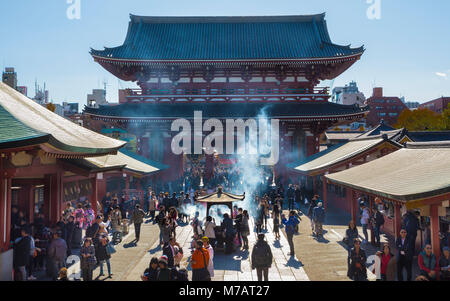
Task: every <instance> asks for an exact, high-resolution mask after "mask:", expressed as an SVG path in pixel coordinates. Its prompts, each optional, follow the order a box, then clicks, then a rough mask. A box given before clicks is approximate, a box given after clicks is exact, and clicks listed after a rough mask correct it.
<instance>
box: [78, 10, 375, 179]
mask: <svg viewBox="0 0 450 301" xmlns="http://www.w3.org/2000/svg"><path fill="white" fill-rule="evenodd" d="M130 17H131V20H130V23H129V28H128V33H127V36H126V38H125V41H124V43H123V45H120V46H118V47H113V48H105V49H103V50H94V49H92V50H91V55H92V57H93V58H94V60H95V62H97V63H99V64H100V65H101V66H102V67H104V68H105V69H106V70H107V71H109V72H111V73H112V74H113V75H115V76H116V77H118V78H119V79H121V80H124V81H130V82H135V83H137V85H138V86H139V89H126V90H125V91H124V92H123V93H124V94H125V95H122V96H121V97H120V98H121V99H122V101H121V103H120V104H118V105H110V106H102V105H100V106H97V105H95V106H94V105H93V106H87V107H85V109H84V126H86V127H88V128H90V129H92V130H94V131H97V132H105V131H109V132H110V133H111V135H112V136H114V137H117V138H119V139H125V140H127V141H130V142H129V143H128V145H127V149H128V150H131V151H135V152H136V153H137V154H139V155H142V156H144V157H147V158H148V159H151V160H155V161H158V162H163V163H164V164H166V165H169V166H170V168H168V169H167V170H166V171H164V172H163V173H162V175H163V178H164V179H165V180H172V179H176V178H178V177H179V175H181V174H182V173H183V168H185V166H186V165H189V164H191V163H192V162H193V160H194V159H195V160H197V161H198V160H200V163H201V164H202V166H203V167H204V170H205V173H206V175H211V172H212V170H214V162H220V161H217V160H214V159H213V155H209V154H208V155H206V154H200V159H199V158H198V155H199V154H196V155H197V156H196V157H195V158H194V156H193V155H189V154H182V155H175V154H173V153H172V151H171V140H172V137H173V136H174V135H175V134H177V133H175V132H172V131H171V123H172V122H173V121H174V120H176V119H178V118H185V119H188V120H190V121H191V122H192V120H193V118H194V111H202V113H203V118H205V119H209V118H216V119H219V120H220V121H222V122H223V124H224V121H225V120H226V119H229V118H233V119H238V118H240V119H244V120H245V119H249V118H258V117H261V116H264V117H266V118H269V119H275V118H276V119H279V120H280V130H279V131H280V154H282V155H281V158H280V160H279V162H278V164H277V165H276V166H275V170H276V172H277V173H278V174H283V175H286V174H287V173H288V172H289V171H288V169H287V168H286V164H287V163H288V162H292V161H295V160H299V159H303V158H306V157H307V156H310V155H312V154H314V153H317V152H318V151H319V136H320V135H321V134H322V133H323V132H324V131H325V130H326V129H328V128H330V127H332V126H337V125H339V124H347V123H351V122H353V121H356V120H359V119H361V118H363V117H364V116H365V115H366V114H367V109H366V108H360V107H357V106H354V105H340V104H335V103H330V102H329V101H328V100H329V98H330V94H329V88H328V87H319V86H318V85H319V84H320V83H321V82H322V81H324V80H332V79H334V78H336V77H337V76H339V75H340V74H342V73H343V72H344V71H345V70H347V69H348V68H350V67H351V66H352V65H353V64H354V63H355V62H356V61H357V60H359V59H360V57H361V55H362V54H363V52H364V49H363V47H359V48H351V47H350V46H341V45H336V44H334V43H333V42H332V41H331V39H330V36H329V34H328V30H327V25H326V21H325V14H319V15H308V16H263V17H258V16H252V17H143V16H135V15H131V16H130ZM207 134H208V132H206V133H203V136H206V135H207ZM226 155H227V156H229V155H230V156H231V158H230V157H226V158H223V159H226V160H230V159H231V160H234V159H235V158H232V157H233V155H232V154H228V153H227V154H226ZM219 157H224V156H221V154H219ZM285 178H287V177H285Z"/></svg>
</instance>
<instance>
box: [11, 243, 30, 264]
mask: <svg viewBox="0 0 450 301" xmlns="http://www.w3.org/2000/svg"><path fill="white" fill-rule="evenodd" d="M30 252H31V238H30V237H29V236H24V237H22V239H20V240H19V241H18V242H17V243H16V244H15V245H14V250H13V256H14V257H13V264H14V267H15V268H17V267H22V266H26V265H27V263H28V260H29V258H30Z"/></svg>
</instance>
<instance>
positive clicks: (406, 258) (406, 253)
mask: <svg viewBox="0 0 450 301" xmlns="http://www.w3.org/2000/svg"><path fill="white" fill-rule="evenodd" d="M411 243H412V242H411V240H409V239H408V237H407V231H406V230H405V229H401V230H400V237H399V238H397V240H396V241H395V246H396V247H397V277H398V281H403V268H405V269H406V274H407V278H406V280H407V281H411V278H412V260H413V253H412V247H411Z"/></svg>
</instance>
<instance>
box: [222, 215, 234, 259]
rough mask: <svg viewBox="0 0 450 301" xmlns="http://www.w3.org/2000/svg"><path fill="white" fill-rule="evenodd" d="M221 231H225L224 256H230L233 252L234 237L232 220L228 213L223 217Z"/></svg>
mask: <svg viewBox="0 0 450 301" xmlns="http://www.w3.org/2000/svg"><path fill="white" fill-rule="evenodd" d="M222 229H224V230H225V254H231V253H232V252H233V239H234V235H235V231H234V227H233V220H232V219H231V218H230V216H229V215H228V213H225V214H224V215H223V221H222Z"/></svg>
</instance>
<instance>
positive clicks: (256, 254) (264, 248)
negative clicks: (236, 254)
mask: <svg viewBox="0 0 450 301" xmlns="http://www.w3.org/2000/svg"><path fill="white" fill-rule="evenodd" d="M272 260H273V255H272V250H271V249H270V246H269V244H268V243H267V242H266V241H265V236H264V234H263V233H260V234H258V240H257V242H256V244H255V245H254V246H253V250H252V270H254V269H256V275H257V276H258V281H262V280H263V276H264V281H269V268H270V267H271V266H272Z"/></svg>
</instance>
